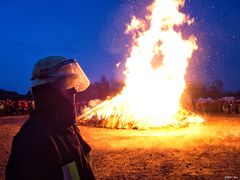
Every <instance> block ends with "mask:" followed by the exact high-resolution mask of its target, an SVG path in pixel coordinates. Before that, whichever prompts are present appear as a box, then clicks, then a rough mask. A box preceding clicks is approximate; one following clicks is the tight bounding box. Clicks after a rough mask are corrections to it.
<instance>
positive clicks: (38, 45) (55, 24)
mask: <svg viewBox="0 0 240 180" xmlns="http://www.w3.org/2000/svg"><path fill="white" fill-rule="evenodd" d="M148 2H150V1H147V0H142V1H141V0H74V1H70V0H69V1H61V0H51V1H49V0H41V1H40V0H39V1H32V0H21V1H19V0H2V1H0V88H3V89H7V90H16V91H17V92H19V93H26V92H27V91H28V87H29V85H30V76H31V69H32V66H33V64H34V62H35V61H36V60H38V59H39V58H42V57H44V56H48V55H63V56H66V57H69V58H77V59H78V60H79V62H80V64H81V66H82V68H83V69H84V70H85V71H86V74H87V75H88V76H89V78H90V80H91V81H97V80H99V79H100V78H101V76H102V75H103V74H105V75H107V77H108V78H109V79H110V78H112V77H116V75H117V74H118V73H116V72H117V70H116V68H115V64H116V63H117V62H118V61H121V60H124V59H125V58H124V56H125V55H126V48H125V45H126V44H127V43H128V41H127V37H125V36H124V34H123V31H124V29H125V24H126V23H127V22H129V21H130V16H131V15H133V14H137V15H141V14H142V13H143V7H144V4H147V3H148ZM183 10H184V12H187V13H188V14H190V16H191V17H193V18H195V24H194V25H193V26H192V27H190V28H187V30H186V31H187V33H190V34H195V36H196V37H197V38H198V45H199V50H198V52H196V53H195V54H194V59H193V60H194V61H192V63H191V64H190V67H189V73H188V76H189V77H190V79H192V80H201V79H203V80H205V81H208V82H210V81H212V80H214V79H220V80H222V81H223V83H224V87H225V89H226V90H238V89H240V78H239V77H240V71H239V67H240V34H239V33H240V1H238V0H187V1H186V6H185V8H184V9H183Z"/></svg>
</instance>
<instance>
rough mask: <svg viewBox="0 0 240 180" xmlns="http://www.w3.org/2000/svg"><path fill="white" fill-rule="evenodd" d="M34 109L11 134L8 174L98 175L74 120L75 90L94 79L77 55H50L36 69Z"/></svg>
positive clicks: (11, 176)
mask: <svg viewBox="0 0 240 180" xmlns="http://www.w3.org/2000/svg"><path fill="white" fill-rule="evenodd" d="M31 80H32V86H31V92H32V95H33V99H34V103H35V110H34V111H33V112H32V113H31V114H30V117H29V120H28V121H26V123H25V124H24V125H23V126H22V128H21V129H20V131H19V132H18V133H17V135H16V136H15V137H14V139H13V143H12V150H11V154H10V157H9V161H8V164H7V168H6V179H7V180H8V179H23V180H28V179H34V180H35V179H42V180H47V179H51V180H53V179H64V180H68V179H95V178H94V175H93V172H92V169H91V162H90V155H89V153H90V150H91V148H90V146H89V145H88V144H87V143H86V142H85V141H84V140H83V138H82V137H81V135H80V133H79V129H78V128H77V126H76V125H75V122H76V121H75V119H76V109H75V94H76V93H77V92H81V91H84V90H85V89H87V87H88V86H89V84H90V82H89V80H88V79H87V77H86V75H85V74H84V72H83V71H82V69H81V67H80V66H79V64H78V62H77V61H76V60H75V59H66V58H64V57H61V56H49V57H46V58H43V59H40V60H39V61H38V62H37V63H36V64H35V66H34V68H33V72H32V79H31Z"/></svg>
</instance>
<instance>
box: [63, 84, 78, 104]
mask: <svg viewBox="0 0 240 180" xmlns="http://www.w3.org/2000/svg"><path fill="white" fill-rule="evenodd" d="M61 93H62V95H63V96H64V97H65V98H66V99H67V100H69V101H70V102H73V103H74V104H75V95H76V93H77V90H76V89H75V88H74V87H73V88H71V89H68V90H65V91H61Z"/></svg>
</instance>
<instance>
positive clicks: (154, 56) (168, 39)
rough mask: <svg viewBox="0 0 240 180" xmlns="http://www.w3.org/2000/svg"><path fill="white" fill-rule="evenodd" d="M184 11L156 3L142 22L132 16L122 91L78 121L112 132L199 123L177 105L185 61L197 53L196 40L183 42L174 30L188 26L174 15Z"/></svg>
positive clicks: (173, 1) (161, 0) (165, 1)
mask: <svg viewBox="0 0 240 180" xmlns="http://www.w3.org/2000/svg"><path fill="white" fill-rule="evenodd" d="M183 5H184V1H182V0H155V1H154V3H153V4H152V5H151V6H149V7H148V8H147V9H148V12H149V15H147V16H146V18H145V19H144V20H143V19H137V18H136V17H135V16H133V18H132V21H131V23H130V24H129V25H128V26H127V28H126V33H128V34H131V35H132V38H133V46H132V48H131V53H130V56H129V57H128V58H127V60H126V64H125V71H124V74H125V77H126V79H125V86H124V88H123V89H122V91H121V92H120V93H119V94H118V95H116V96H115V97H113V98H112V99H107V100H105V101H104V102H102V103H101V104H99V105H97V106H96V107H94V108H92V109H90V110H88V111H86V112H85V113H84V114H83V115H82V117H81V119H84V120H90V119H94V118H95V119H97V120H100V121H101V123H103V124H104V126H107V127H117V128H148V127H156V126H157V127H159V126H167V125H174V126H182V125H187V124H189V123H193V122H202V121H203V119H201V118H200V117H197V116H195V115H194V114H191V113H189V112H187V111H185V110H183V109H182V107H181V105H180V98H181V95H182V93H183V91H184V88H185V79H184V77H185V73H186V68H187V66H188V60H189V59H190V58H191V55H192V53H193V51H194V50H196V49H197V45H196V38H195V37H193V36H191V37H189V38H188V39H186V40H185V39H183V38H182V34H181V32H177V31H176V30H175V29H176V27H178V26H179V25H182V24H184V23H185V24H191V23H192V22H193V20H192V19H189V18H188V17H187V16H186V15H185V14H183V13H181V12H180V11H179V9H180V8H181V7H182V6H183Z"/></svg>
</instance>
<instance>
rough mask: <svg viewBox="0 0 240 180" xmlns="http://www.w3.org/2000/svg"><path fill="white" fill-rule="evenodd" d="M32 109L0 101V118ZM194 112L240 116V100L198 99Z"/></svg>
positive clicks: (78, 106)
mask: <svg viewBox="0 0 240 180" xmlns="http://www.w3.org/2000/svg"><path fill="white" fill-rule="evenodd" d="M82 106H83V104H82V103H80V102H77V103H76V109H77V110H78V111H77V112H78V113H81V108H82ZM33 107H34V103H33V101H32V100H13V99H4V100H0V116H15V115H25V114H29V113H30V112H31V111H32V110H33ZM194 111H195V112H197V113H225V114H240V100H239V99H235V98H234V97H227V98H226V97H225V98H221V99H218V100H214V99H211V98H206V99H203V98H200V99H198V100H196V101H195V103H194Z"/></svg>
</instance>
